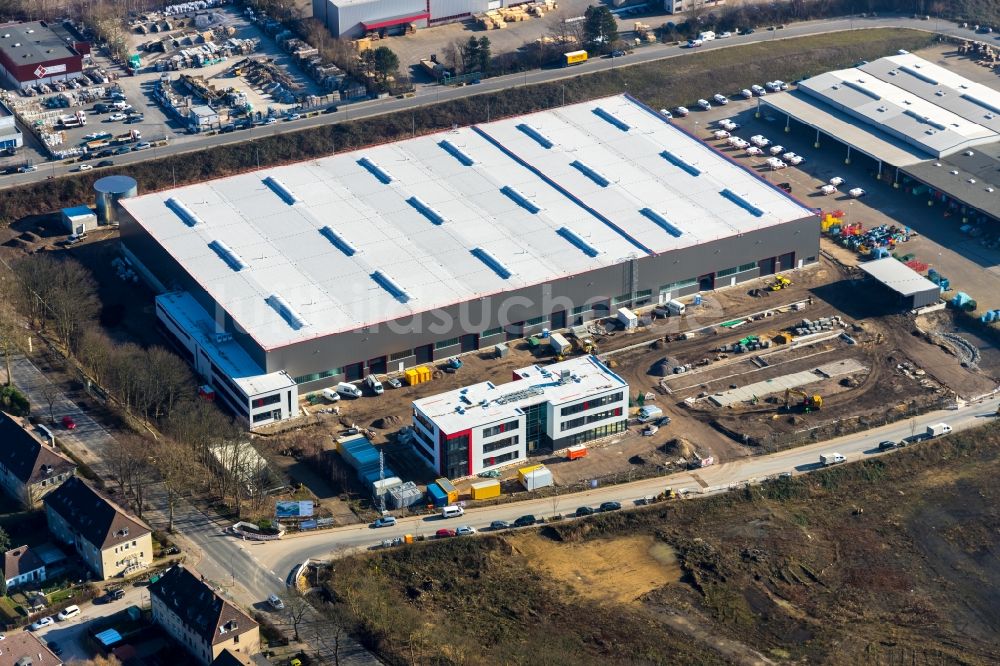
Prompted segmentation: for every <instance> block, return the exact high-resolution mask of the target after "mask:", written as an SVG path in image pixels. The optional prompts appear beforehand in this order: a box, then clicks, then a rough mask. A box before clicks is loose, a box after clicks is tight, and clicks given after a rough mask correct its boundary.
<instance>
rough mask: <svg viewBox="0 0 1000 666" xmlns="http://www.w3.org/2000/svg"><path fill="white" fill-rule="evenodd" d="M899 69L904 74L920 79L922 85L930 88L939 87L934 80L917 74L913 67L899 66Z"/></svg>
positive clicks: (921, 73)
mask: <svg viewBox="0 0 1000 666" xmlns="http://www.w3.org/2000/svg"><path fill="white" fill-rule="evenodd" d="M899 68H900V69H901V70H903V71H904V72H906V73H907V74H909V75H910V76H912V77H914V78H917V79H920V80H921V81H923V82H924V83H929V84H931V85H932V86H936V85H940V84H939V83H938V82H937V81H936V80H935V79H933V78H931V77H929V76H927V75H926V74H924V73H923V72H918V71H917V70H916V68H915V67H910V66H908V65H900V67H899Z"/></svg>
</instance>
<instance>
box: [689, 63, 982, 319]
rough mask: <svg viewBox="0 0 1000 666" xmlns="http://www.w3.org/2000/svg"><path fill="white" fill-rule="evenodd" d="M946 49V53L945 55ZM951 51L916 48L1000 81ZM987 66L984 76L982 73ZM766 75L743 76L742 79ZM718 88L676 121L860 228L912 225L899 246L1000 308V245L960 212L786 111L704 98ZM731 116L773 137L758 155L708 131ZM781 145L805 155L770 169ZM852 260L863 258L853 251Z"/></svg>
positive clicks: (748, 133) (749, 130)
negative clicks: (964, 227)
mask: <svg viewBox="0 0 1000 666" xmlns="http://www.w3.org/2000/svg"><path fill="white" fill-rule="evenodd" d="M946 54H948V55H946ZM950 54H951V50H950V49H948V48H945V47H938V48H935V49H931V50H928V51H924V52H921V53H920V55H921V56H923V57H925V58H928V59H929V60H931V61H933V62H936V63H937V64H939V65H942V66H946V67H951V68H954V69H955V70H956V71H957V72H959V73H961V74H963V75H967V76H970V78H971V77H972V76H976V77H978V78H979V80H980V81H981V82H983V83H984V84H987V85H991V86H993V87H998V81H1000V80H998V79H997V77H996V76H995V75H992V74H989V72H986V71H985V70H984V68H982V67H978V66H976V65H974V64H972V63H971V62H970V61H968V60H967V59H965V58H959V57H957V56H953V55H950ZM984 73H985V74H987V76H984ZM753 83H757V84H761V85H763V83H764V82H763V81H757V82H754V81H748V82H747V84H746V85H747V86H748V87H749V86H750V85H751V84H753ZM717 92H722V93H724V94H728V95H729V97H730V100H731V101H730V102H729V103H728V104H727V105H725V106H719V105H717V104H715V102H714V101H713V102H712V105H713V106H712V108H711V109H710V110H707V111H703V110H698V109H697V107H696V106H695V105H694V104H692V105H691V106H690V110H691V113H690V115H689V116H687V117H686V118H675V119H674V120H673V122H674V123H676V124H678V125H680V126H682V127H684V128H685V129H687V130H689V131H691V132H692V133H694V135H695V136H697V137H699V138H702V139H705V140H706V143H707V144H708V145H711V146H713V147H714V148H716V149H717V150H719V151H720V152H722V153H724V154H726V155H728V156H729V157H731V158H732V159H734V160H736V161H738V162H741V163H744V164H748V165H750V166H751V167H752V168H753V169H754V170H755V171H756V172H757V173H759V174H760V176H761V177H762V178H764V179H765V180H768V181H770V182H773V183H789V184H790V185H791V187H792V196H794V197H795V198H797V199H798V200H799V201H801V202H802V203H803V205H805V206H808V207H810V208H819V209H822V210H823V211H824V212H831V211H835V210H840V211H843V212H844V213H845V218H844V219H845V220H846V221H847V222H849V223H853V222H861V223H862V225H863V226H864V228H865V229H870V228H872V227H874V226H878V225H881V224H889V225H893V224H895V225H903V226H907V227H910V228H911V229H913V230H914V231H916V232H917V234H918V235H917V236H915V237H913V238H912V239H911V240H910V241H908V242H907V243H905V244H904V245H902V246H901V247H900V248H899V252H900V253H901V254H914V255H915V258H916V259H918V260H920V261H922V262H924V263H927V264H929V265H930V266H931V267H932V268H935V269H937V270H938V271H939V272H940V273H941V274H942V275H946V276H948V277H949V278H950V280H951V285H952V287H953V291H950V292H948V294H954V293H955V291H964V292H966V293H968V294H969V295H970V296H972V297H973V298H974V299H977V300H978V301H979V302H980V304H981V305H980V308H981V309H982V308H983V306H985V307H986V308H994V307H1000V297H998V296H996V290H997V278H998V277H1000V252H998V251H997V250H993V249H989V248H987V247H984V245H983V242H982V240H983V239H982V238H972V237H970V236H968V235H966V234H963V233H962V232H961V231H959V227H960V226H961V222H960V220H959V219H958V218H949V217H946V216H945V215H944V211H943V209H941V208H940V207H934V206H928V205H927V200H926V197H923V196H913V195H911V194H907V193H906V192H904V191H903V190H902V189H894V188H893V187H892V184H891V182H889V183H886V182H884V181H879V180H877V178H876V166H875V164H874V163H872V162H870V161H868V160H866V159H864V158H862V157H860V156H859V155H857V153H856V152H854V153H852V159H851V163H850V164H845V159H846V158H847V150H846V148H845V147H844V146H843V145H841V144H839V143H838V142H836V141H833V140H831V139H829V138H825V139H822V140H821V145H820V147H819V148H816V147H815V145H814V143H815V138H816V135H815V132H814V131H812V130H807V129H804V128H796V127H795V126H794V124H793V127H792V131H790V132H786V131H785V118H784V117H779V116H778V114H776V113H774V112H773V111H770V110H766V109H765V110H764V112H763V113H762V114H761V116H760V117H759V118H758V117H756V114H757V110H758V98H756V97H755V98H754V99H752V100H744V99H742V98H741V97H740V96H739V95H735V94H733V93H735V92H736V91H716V90H712V89H710V88H709V89H706V90H705V92H704V97H705V98H706V99H708V100H711V98H712V96H713V95H714V94H716V93H717ZM724 118H730V119H732V120H734V121H735V122H737V123H739V124H740V128H739V129H738V130H737V131H735V132H733V134H734V135H735V136H739V137H742V138H743V139H747V140H749V139H750V138H751V137H752V136H755V135H762V136H764V137H766V138H767V139H769V140H770V144H769V145H768V146H767V148H765V150H764V154H763V155H761V156H757V157H752V156H748V155H747V154H746V151H745V150H741V149H736V148H732V147H730V146H728V145H727V143H726V140H715V139H713V138H712V133H713V132H714V131H715V130H717V129H719V125H718V121H719V120H721V119H724ZM777 144H780V145H781V146H782V147H784V148H785V150H786V152H787V151H792V152H795V153H796V154H798V155H800V156H802V157H803V158H804V161H803V163H802V164H800V165H799V166H797V167H793V166H788V167H787V168H783V169H780V170H775V171H772V170H771V169H770V168H769V167H768V166H767V159H768V158H770V157H771V154H770V151H769V149H770V148H771V147H773V146H774V145H777ZM835 177H837V178H843V179H844V183H843V184H842V185H840V186H839V187H838V191H837V192H836V193H834V194H832V195H824V194H823V193H822V192H820V187H821V186H823V185H825V184H827V183H829V181H830V179H832V178H835ZM855 187H860V188H862V189H864V190H865V192H866V195H865V196H864V197H862V198H860V199H856V198H853V197H851V196H850V195H849V194H848V191H849V190H850V189H852V188H855ZM823 242H824V246H825V247H827V248H831V247H836V246H834V245H833V243H832V242H831V241H828V240H826V239H824V241H823ZM838 249H839V251H837V252H836V256H838V258H842V259H846V260H851V259H852V253H850V252H848V251H847V250H844V249H843V248H838ZM853 259H854V260H855V261H859V260H860V258H857V257H854V258H853Z"/></svg>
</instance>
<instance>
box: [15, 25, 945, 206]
mask: <svg viewBox="0 0 1000 666" xmlns="http://www.w3.org/2000/svg"><path fill="white" fill-rule="evenodd" d="M930 40H931V36H930V35H929V34H927V33H923V32H917V31H914V30H896V29H878V30H855V31H853V32H838V33H833V34H829V35H821V36H816V37H800V38H796V39H787V40H775V41H769V42H763V43H759V44H750V45H745V46H736V47H731V48H726V49H720V50H713V51H706V52H702V53H695V54H689V55H685V56H684V57H680V58H672V59H669V60H663V61H658V62H654V63H647V64H642V65H635V66H631V67H619V68H617V69H615V70H613V71H609V72H596V73H593V74H586V75H581V76H578V77H575V78H572V79H568V80H565V81H561V82H555V83H545V84H540V85H535V86H527V87H520V88H511V89H509V90H504V91H503V92H499V93H486V94H482V95H475V96H472V97H466V98H463V99H460V100H455V101H452V102H443V103H440V104H430V105H427V106H424V107H420V108H418V109H416V110H415V111H413V112H410V111H403V112H399V113H394V114H387V115H383V116H378V117H375V118H368V119H365V120H357V121H349V122H342V123H337V124H332V125H324V126H322V127H317V128H311V129H306V130H300V131H297V132H288V133H283V134H280V135H276V136H268V137H264V138H259V139H257V140H256V141H255V145H256V146H258V147H259V149H260V150H259V153H258V152H257V151H254V150H246V147H245V145H244V144H234V145H228V146H218V147H215V148H211V149H206V150H202V151H197V152H194V153H187V154H183V155H177V156H172V157H166V158H162V159H159V160H150V161H148V162H142V163H140V164H135V165H128V166H123V167H120V168H117V169H116V172H120V173H124V174H127V175H130V176H132V177H134V178H135V179H136V180H137V181H138V184H139V190H140V191H141V192H151V191H155V190H159V189H163V188H164V187H166V186H167V185H168V182H167V180H166V179H164V178H163V174H165V173H172V174H174V175H175V176H176V181H177V184H178V185H183V184H187V183H192V182H198V181H202V180H206V179H208V178H218V177H222V176H226V175H230V174H234V173H239V172H241V171H246V170H249V169H253V168H256V167H257V158H258V154H259V162H260V166H261V167H269V166H273V165H276V164H284V163H289V162H295V161H301V160H307V159H311V158H315V157H319V156H322V155H329V154H331V153H333V152H334V148H336V149H337V150H341V151H342V150H344V149H345V148H346V149H352V148H359V147H362V146H365V145H369V144H373V143H382V142H385V141H392V140H396V139H402V138H406V137H409V136H411V134H412V133H413V132H414V131H416V133H418V134H420V133H426V132H434V131H439V130H446V129H450V128H451V127H452V125H453V124H457V125H469V124H472V123H479V122H484V121H486V120H487V118H488V117H492V118H494V119H495V118H497V117H501V116H509V115H516V114H521V113H529V112H532V111H539V110H542V109H548V108H552V107H554V106H557V105H559V104H561V103H562V101H563V96H564V93H565V101H566V103H572V102H579V101H584V100H587V99H592V98H595V97H600V96H604V95H611V94H617V93H621V92H628V93H631V94H632V95H634V96H636V97H637V98H639V99H640V100H642V101H643V102H646V103H647V104H649V105H651V106H653V107H655V108H660V107H664V106H676V105H678V104H691V103H693V102H694V101H695V100H696V99H698V98H700V97H705V96H710V95H712V94H714V93H715V92H725V93H729V94H732V93H734V92H736V91H737V90H739V89H741V88H744V87H746V86H747V85H749V84H750V83H753V82H759V83H760V82H763V81H765V80H773V79H776V78H777V79H782V80H785V81H795V80H797V79H800V78H802V77H805V76H810V75H814V74H817V73H820V72H823V71H826V70H829V69H836V68H839V67H846V66H849V65H852V64H854V63H856V62H857V61H859V60H873V59H875V58H878V57H881V56H884V55H889V54H892V53H895V52H896V51H897V50H899V49H907V50H909V51H915V50H917V49H919V48H921V47H923V46H926V45H927V44H928V43H929V42H930ZM100 175H101V174H96V175H91V174H81V175H73V176H66V177H61V178H57V179H55V180H52V181H42V182H40V183H35V184H33V185H26V186H23V187H17V188H10V189H7V190H4V191H3V196H0V224H10V223H11V222H13V221H14V220H17V219H20V218H22V217H26V216H28V215H33V214H38V213H44V212H48V211H47V210H45V209H48V210H52V211H55V210H58V209H59V208H62V207H66V206H75V205H79V204H80V203H81V202H90V201H91V200H92V199H93V194H92V190H91V185H92V183H93V181H94V180H96V178H97V177H99V176H100ZM169 184H170V185H172V184H173V179H171V181H170V183H169Z"/></svg>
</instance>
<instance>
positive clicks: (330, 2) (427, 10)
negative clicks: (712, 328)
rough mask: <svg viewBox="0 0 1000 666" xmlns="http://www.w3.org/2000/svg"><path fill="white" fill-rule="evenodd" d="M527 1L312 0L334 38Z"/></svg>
mask: <svg viewBox="0 0 1000 666" xmlns="http://www.w3.org/2000/svg"><path fill="white" fill-rule="evenodd" d="M526 1H527V0H313V17H314V18H315V19H317V20H318V21H320V22H321V23H323V24H324V25H325V26H326V27H327V29H328V30H329V31H330V32H331V33H333V36H334V37H351V38H353V37H361V36H363V35H365V34H367V33H368V32H371V31H380V30H389V31H392V30H393V29H404V28H405V27H406V26H407V25H409V24H411V23H412V24H414V25H415V26H416V27H418V28H426V27H428V26H431V25H439V24H442V23H448V22H449V21H457V20H459V19H463V18H468V17H469V16H472V15H473V14H481V13H483V12H485V11H487V10H490V9H500V8H501V7H508V6H512V5H520V4H524V3H525V2H526Z"/></svg>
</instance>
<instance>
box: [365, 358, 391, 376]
mask: <svg viewBox="0 0 1000 666" xmlns="http://www.w3.org/2000/svg"><path fill="white" fill-rule="evenodd" d="M386 360H387V359H386V357H385V356H379V357H378V358H373V359H372V360H370V361H368V373H369V374H372V375H384V374H385V373H386V370H387V365H388V364H387V363H386Z"/></svg>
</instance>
